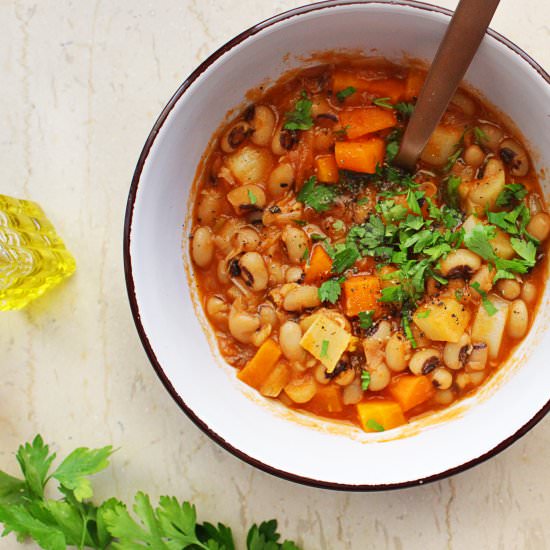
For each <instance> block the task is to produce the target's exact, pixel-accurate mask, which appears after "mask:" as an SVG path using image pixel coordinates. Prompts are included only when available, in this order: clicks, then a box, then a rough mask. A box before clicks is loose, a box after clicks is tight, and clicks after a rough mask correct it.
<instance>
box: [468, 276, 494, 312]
mask: <svg viewBox="0 0 550 550" xmlns="http://www.w3.org/2000/svg"><path fill="white" fill-rule="evenodd" d="M470 287H471V288H473V289H474V290H475V291H476V292H477V293H478V294H479V295H480V296H481V303H482V305H483V308H484V309H485V311H486V312H487V314H488V315H489V316H490V317H492V316H493V315H494V314H495V313H497V311H498V309H497V308H496V307H495V304H493V302H491V300H489V298H488V297H487V293H486V292H485V291H484V290H483V289H482V288H481V285H480V284H479V283H478V282H477V281H476V282H475V283H472V284H471V285H470Z"/></svg>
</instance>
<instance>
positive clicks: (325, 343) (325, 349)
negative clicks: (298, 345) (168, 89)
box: [319, 340, 330, 357]
mask: <svg viewBox="0 0 550 550" xmlns="http://www.w3.org/2000/svg"><path fill="white" fill-rule="evenodd" d="M329 344H330V342H329V341H328V340H323V341H322V342H321V353H320V354H319V357H326V356H327V355H328V346H329Z"/></svg>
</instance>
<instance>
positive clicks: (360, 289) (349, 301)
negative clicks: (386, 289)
mask: <svg viewBox="0 0 550 550" xmlns="http://www.w3.org/2000/svg"><path fill="white" fill-rule="evenodd" d="M379 298H380V280H379V279H378V277H376V276H375V275H355V276H353V277H350V278H348V279H346V280H345V281H344V308H345V311H346V315H347V316H348V317H355V316H356V315H359V313H360V312H361V311H369V310H376V309H377V306H378V299H379Z"/></svg>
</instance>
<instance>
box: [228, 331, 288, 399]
mask: <svg viewBox="0 0 550 550" xmlns="http://www.w3.org/2000/svg"><path fill="white" fill-rule="evenodd" d="M281 353H282V352H281V348H280V347H279V344H277V343H276V342H275V341H274V340H272V339H271V338H268V339H267V340H266V341H265V342H264V343H263V344H262V345H261V346H260V347H259V348H258V351H257V352H256V355H254V357H252V359H250V361H248V363H247V364H246V365H245V366H244V368H243V369H242V370H241V371H239V374H238V375H237V376H238V377H239V378H240V379H241V380H242V381H243V382H244V383H245V384H248V385H249V386H252V387H253V388H256V389H259V388H260V387H261V385H262V384H263V383H264V382H265V381H266V380H267V378H268V377H269V375H270V374H271V372H272V371H273V369H274V367H275V365H276V363H277V361H278V360H279V358H280V357H281Z"/></svg>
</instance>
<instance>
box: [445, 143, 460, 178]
mask: <svg viewBox="0 0 550 550" xmlns="http://www.w3.org/2000/svg"><path fill="white" fill-rule="evenodd" d="M463 150H464V149H463V148H462V147H460V145H459V144H458V143H457V144H456V151H455V152H454V153H453V154H452V155H451V156H450V157H449V158H448V159H447V163H446V164H445V166H444V167H443V171H444V172H450V171H451V169H452V167H453V166H454V165H455V164H456V161H457V160H458V159H459V158H460V155H462V151H463Z"/></svg>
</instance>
